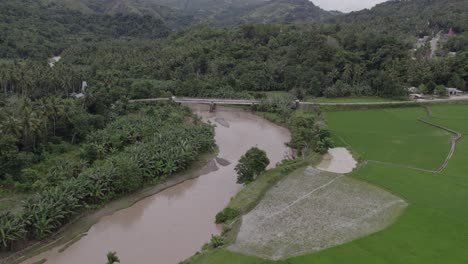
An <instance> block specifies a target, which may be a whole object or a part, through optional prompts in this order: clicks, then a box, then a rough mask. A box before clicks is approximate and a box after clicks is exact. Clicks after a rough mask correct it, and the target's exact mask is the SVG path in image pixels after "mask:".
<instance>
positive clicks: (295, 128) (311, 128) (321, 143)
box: [288, 111, 333, 154]
mask: <svg viewBox="0 0 468 264" xmlns="http://www.w3.org/2000/svg"><path fill="white" fill-rule="evenodd" d="M288 126H289V127H290V130H291V142H289V145H290V146H291V147H292V148H294V149H296V150H298V151H299V152H300V153H301V154H305V153H307V152H308V151H310V150H311V151H314V152H317V153H322V154H323V153H326V152H327V150H328V149H329V148H330V147H331V146H332V145H333V142H332V141H331V138H330V132H329V131H328V130H327V129H326V128H325V123H324V122H323V121H321V120H320V119H317V118H316V116H315V113H313V112H304V111H296V112H295V113H294V114H293V115H291V117H290V119H289V123H288Z"/></svg>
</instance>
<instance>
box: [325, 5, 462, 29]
mask: <svg viewBox="0 0 468 264" xmlns="http://www.w3.org/2000/svg"><path fill="white" fill-rule="evenodd" d="M329 22H331V23H337V24H338V25H339V27H341V29H342V30H346V31H352V32H356V31H358V32H359V31H373V32H379V33H386V34H394V35H395V34H410V35H413V36H420V37H422V36H425V35H430V34H433V33H434V32H438V31H440V30H443V31H448V30H449V29H450V28H453V29H454V30H455V31H456V32H465V31H467V30H468V2H467V1H466V0H411V1H406V0H393V1H388V2H384V3H382V4H379V5H377V6H375V7H374V8H372V9H370V10H369V9H365V10H362V11H358V12H352V13H349V14H346V15H344V16H339V17H335V18H332V19H330V20H329Z"/></svg>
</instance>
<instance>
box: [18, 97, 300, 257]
mask: <svg viewBox="0 0 468 264" xmlns="http://www.w3.org/2000/svg"><path fill="white" fill-rule="evenodd" d="M191 108H192V111H193V112H194V113H195V114H197V115H199V116H200V117H201V118H202V120H204V121H205V122H209V123H211V124H216V126H215V140H216V144H217V145H218V149H219V152H218V155H217V157H216V159H214V161H213V165H214V166H213V168H216V169H215V170H213V171H211V170H208V173H206V174H203V176H202V177H197V178H194V179H191V180H187V181H184V182H183V183H180V184H178V185H175V186H173V187H171V188H167V189H165V190H163V191H161V192H159V193H157V194H155V195H150V196H149V197H147V198H145V199H142V200H140V201H138V202H136V203H134V204H133V205H132V206H130V207H127V208H125V209H122V210H118V211H116V212H114V213H111V214H108V215H105V216H103V217H101V218H100V219H99V221H97V223H95V224H94V225H92V227H91V228H90V229H89V230H88V231H87V233H86V235H85V236H83V235H81V234H80V233H79V232H78V234H77V235H76V236H74V238H73V240H72V241H71V243H69V244H70V245H68V244H65V245H64V244H63V241H62V242H59V243H56V244H60V243H62V244H60V246H56V247H54V248H53V249H51V250H46V251H45V250H42V251H45V252H43V253H41V254H39V255H37V256H35V257H33V258H31V259H28V260H27V261H26V262H22V263H24V264H31V263H36V262H37V261H42V260H43V259H47V264H49V263H50V264H61V263H67V264H77V263H94V262H96V261H97V260H99V259H101V260H104V259H105V253H106V252H108V251H116V252H118V255H119V258H120V259H121V261H122V262H123V263H133V262H138V263H140V264H149V263H154V256H158V263H178V262H179V261H181V260H183V259H186V258H188V257H189V256H191V255H193V254H194V253H195V252H196V251H197V250H199V249H200V247H201V246H202V245H203V244H204V243H206V242H207V241H209V239H210V237H211V235H212V234H219V233H220V232H221V231H222V230H221V226H219V225H217V224H215V223H214V221H213V220H214V218H215V215H216V213H217V212H219V211H220V210H222V208H224V207H225V206H226V205H227V204H228V203H229V201H230V200H231V198H232V197H233V196H235V195H236V194H237V193H238V192H239V190H240V189H241V187H242V186H241V185H239V184H237V183H236V173H235V170H234V168H235V165H236V163H237V161H238V159H239V158H240V157H241V156H242V155H243V154H244V153H245V152H246V151H247V150H248V149H250V148H251V147H254V146H257V147H259V148H261V149H263V150H265V151H266V152H267V155H268V157H269V159H270V161H271V166H270V168H271V167H272V166H274V164H276V163H278V162H280V161H281V160H283V159H284V158H285V155H286V154H287V153H289V151H288V149H289V148H288V147H287V146H286V144H285V143H287V142H289V141H290V139H291V138H290V134H289V131H288V130H287V129H285V128H283V127H279V126H277V125H275V124H273V123H271V122H269V121H267V120H264V119H262V118H260V117H258V116H256V115H254V114H252V113H250V112H247V111H239V110H238V109H231V108H223V107H220V108H218V109H217V111H216V112H214V113H212V112H209V109H208V108H207V107H206V106H195V107H191ZM188 219H190V221H188ZM72 237H73V236H72ZM63 249H66V250H63Z"/></svg>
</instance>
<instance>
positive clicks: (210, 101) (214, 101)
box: [129, 96, 468, 111]
mask: <svg viewBox="0 0 468 264" xmlns="http://www.w3.org/2000/svg"><path fill="white" fill-rule="evenodd" d="M161 101H172V102H175V103H184V104H207V105H210V111H215V110H216V106H217V105H238V106H251V107H252V109H255V107H256V106H257V105H258V104H260V103H261V100H250V99H220V98H191V97H175V96H173V97H168V98H149V99H136V100H130V101H129V102H131V103H132V102H135V103H136V102H161ZM454 101H455V102H456V101H468V96H453V97H450V98H446V99H434V100H426V99H420V100H413V101H389V102H353V103H319V102H301V101H299V100H295V101H292V102H291V107H292V108H294V109H299V108H301V107H307V106H391V105H395V106H406V105H414V104H415V105H426V104H437V103H447V102H454Z"/></svg>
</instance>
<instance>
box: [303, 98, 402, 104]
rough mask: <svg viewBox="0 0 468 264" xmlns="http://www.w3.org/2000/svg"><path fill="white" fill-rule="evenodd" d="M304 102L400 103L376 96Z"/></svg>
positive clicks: (315, 99) (312, 99) (392, 99)
mask: <svg viewBox="0 0 468 264" xmlns="http://www.w3.org/2000/svg"><path fill="white" fill-rule="evenodd" d="M304 101H306V102H313V103H375V102H393V101H401V99H398V98H397V99H394V98H382V97H377V96H362V97H338V98H327V97H307V98H306V99H305V100H304Z"/></svg>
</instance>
